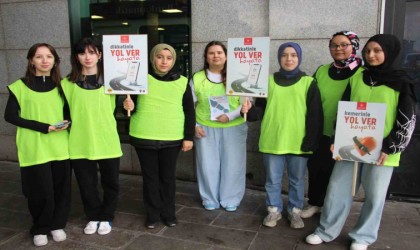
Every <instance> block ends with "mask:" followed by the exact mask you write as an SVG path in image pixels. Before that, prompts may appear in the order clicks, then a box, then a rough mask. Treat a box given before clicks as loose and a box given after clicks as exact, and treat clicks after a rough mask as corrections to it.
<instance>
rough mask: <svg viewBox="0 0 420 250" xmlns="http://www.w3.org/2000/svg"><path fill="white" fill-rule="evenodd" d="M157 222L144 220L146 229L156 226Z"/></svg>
mask: <svg viewBox="0 0 420 250" xmlns="http://www.w3.org/2000/svg"><path fill="white" fill-rule="evenodd" d="M158 224H159V222H152V221H146V227H147V228H148V229H155V228H156V227H157V226H158Z"/></svg>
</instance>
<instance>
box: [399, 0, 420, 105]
mask: <svg viewBox="0 0 420 250" xmlns="http://www.w3.org/2000/svg"><path fill="white" fill-rule="evenodd" d="M419 23H420V1H407V3H406V8H405V22H404V37H403V53H402V60H401V66H402V67H403V68H404V70H405V71H407V72H408V74H409V75H410V76H411V77H413V78H414V80H415V81H416V95H417V100H420V32H419Z"/></svg>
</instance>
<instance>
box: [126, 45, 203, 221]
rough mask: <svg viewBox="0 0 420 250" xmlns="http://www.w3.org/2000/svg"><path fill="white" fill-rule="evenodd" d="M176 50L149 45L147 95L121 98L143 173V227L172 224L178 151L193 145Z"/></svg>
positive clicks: (191, 121) (192, 120)
mask: <svg viewBox="0 0 420 250" xmlns="http://www.w3.org/2000/svg"><path fill="white" fill-rule="evenodd" d="M175 61H176V52H175V50H174V48H173V47H172V46H170V45H168V44H164V43H161V44H158V45H156V46H155V47H153V48H152V50H151V51H150V65H151V67H149V69H150V70H149V76H148V86H149V89H148V91H149V93H148V94H147V95H139V96H133V99H129V98H127V99H126V100H125V101H124V108H125V109H126V110H131V111H132V116H131V120H130V132H129V133H130V141H131V144H132V145H133V146H134V147H135V149H136V152H137V156H138V157H139V160H140V166H141V169H142V174H143V201H144V206H145V208H146V214H147V220H146V227H147V228H149V229H153V228H155V227H156V226H157V225H158V223H159V221H160V220H161V219H162V221H163V223H164V224H165V225H166V226H169V227H174V226H176V224H177V219H176V216H175V188H176V187H175V185H176V182H175V181H176V180H175V171H176V163H177V158H178V154H179V151H180V150H182V151H183V152H186V151H188V150H190V149H192V147H193V138H194V126H195V113H194V104H193V100H192V94H191V89H190V87H189V85H188V80H187V78H186V77H184V76H182V75H180V73H179V72H178V70H177V69H176V67H174V65H175Z"/></svg>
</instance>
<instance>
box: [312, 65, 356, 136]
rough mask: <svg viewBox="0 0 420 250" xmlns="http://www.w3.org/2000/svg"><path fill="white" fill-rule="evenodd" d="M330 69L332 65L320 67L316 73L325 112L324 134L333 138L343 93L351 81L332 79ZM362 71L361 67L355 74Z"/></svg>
mask: <svg viewBox="0 0 420 250" xmlns="http://www.w3.org/2000/svg"><path fill="white" fill-rule="evenodd" d="M330 67H331V64H325V65H323V66H321V67H319V69H318V70H317V71H316V73H315V78H316V80H317V82H318V88H319V92H320V94H321V101H322V110H323V112H324V130H323V134H324V135H326V136H332V135H333V134H334V125H335V120H336V119H337V109H338V102H339V101H340V100H341V97H342V96H343V93H344V91H345V90H346V88H347V85H348V83H349V79H344V80H333V79H331V77H330V76H329V75H328V70H329V69H330ZM361 70H362V69H361V67H359V68H358V69H357V71H356V72H355V74H357V72H359V71H361Z"/></svg>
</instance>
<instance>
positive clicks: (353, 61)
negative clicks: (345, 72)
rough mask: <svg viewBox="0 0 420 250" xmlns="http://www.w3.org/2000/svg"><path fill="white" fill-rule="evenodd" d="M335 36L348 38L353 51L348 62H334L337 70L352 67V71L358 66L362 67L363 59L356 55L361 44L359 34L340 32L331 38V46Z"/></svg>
mask: <svg viewBox="0 0 420 250" xmlns="http://www.w3.org/2000/svg"><path fill="white" fill-rule="evenodd" d="M335 36H346V37H347V38H348V39H349V40H350V42H351V46H352V49H353V50H352V52H351V55H350V57H349V58H347V59H346V60H342V61H337V60H334V66H335V67H336V68H346V67H350V69H351V70H352V69H354V68H356V67H357V65H360V64H361V63H362V59H360V57H358V56H357V55H356V53H357V50H358V49H359V43H360V40H359V37H358V36H357V34H356V33H354V32H352V31H347V30H343V31H339V32H337V33H335V34H334V35H333V36H332V37H331V39H330V42H329V45H330V44H331V41H332V39H333V38H334V37H335Z"/></svg>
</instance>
